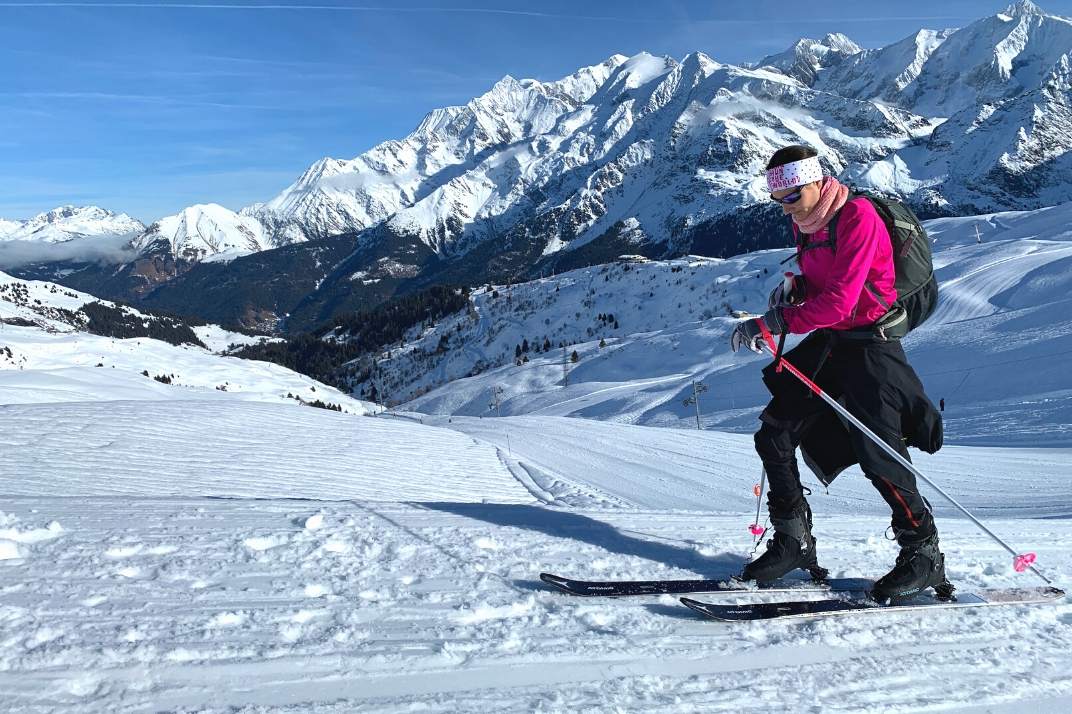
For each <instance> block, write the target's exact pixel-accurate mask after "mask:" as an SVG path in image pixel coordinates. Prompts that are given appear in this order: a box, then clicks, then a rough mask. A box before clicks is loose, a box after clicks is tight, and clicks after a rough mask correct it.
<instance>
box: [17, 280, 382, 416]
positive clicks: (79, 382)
mask: <svg viewBox="0 0 1072 714" xmlns="http://www.w3.org/2000/svg"><path fill="white" fill-rule="evenodd" d="M96 301H97V300H96V298H94V297H93V296H92V295H88V294H86V293H80V292H78V291H75V290H71V289H69V288H65V287H63V286H60V285H55V284H53V283H47V282H38V281H22V280H17V279H15V278H13V277H11V276H10V275H7V274H5V273H0V320H2V322H0V327H2V328H3V331H2V333H0V345H2V347H0V405H4V404H8V405H10V404H40V403H47V402H68V401H131V400H135V401H152V402H159V401H172V400H178V401H189V400H194V401H206V402H211V403H220V404H223V405H227V404H234V403H236V402H241V401H258V402H269V403H276V404H285V405H294V406H300V402H302V401H305V402H314V401H316V400H320V401H322V402H325V403H329V404H335V405H339V406H342V407H343V408H345V409H346V410H347V411H348V412H350V413H353V414H366V413H370V412H371V409H372V405H363V404H362V403H361V402H358V401H357V400H354V399H351V398H350V397H349V396H347V395H344V394H342V393H341V392H339V391H338V390H337V389H335V388H333V387H329V386H327V385H324V384H321V383H320V382H317V381H316V380H313V379H310V378H308V377H306V376H304V375H300V374H296V373H294V372H292V371H290V370H288V369H285V368H283V367H280V366H278V365H274V364H269V363H267V362H254V361H248V360H241V359H237V358H235V357H226V356H222V355H220V354H218V353H220V352H224V351H226V350H227V349H228V347H230V346H231V345H234V344H243V343H246V342H248V341H250V340H251V339H254V338H250V337H248V336H246V335H241V334H236V333H233V332H228V331H226V330H223V329H221V328H219V327H218V326H215V325H205V326H202V327H197V328H194V331H195V332H196V333H197V336H198V338H199V339H201V341H202V342H203V343H205V344H206V345H208V347H209V349H205V348H202V347H197V346H194V345H191V344H184V345H179V346H176V345H171V344H168V343H166V342H161V341H159V340H155V339H149V338H148V337H138V338H130V339H115V338H110V337H102V336H99V335H95V334H90V333H88V332H85V331H84V326H85V322H86V316H85V315H84V314H82V313H80V312H78V311H79V309H80V308H81V307H82V306H84V305H86V304H87V303H91V302H96ZM104 304H105V305H107V306H109V307H116V306H115V305H114V304H112V303H108V302H106V301H105V302H104ZM122 309H123V310H124V311H125V312H127V313H129V314H131V315H134V316H136V317H138V318H140V319H145V320H146V321H147V320H148V319H149V318H148V317H146V316H144V315H142V314H141V313H139V312H138V311H137V310H134V309H132V308H122ZM213 350H215V351H213ZM157 377H159V378H161V379H163V378H168V380H170V381H168V382H167V383H165V381H161V380H160V379H155V378H157Z"/></svg>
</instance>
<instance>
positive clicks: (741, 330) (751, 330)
mask: <svg viewBox="0 0 1072 714" xmlns="http://www.w3.org/2000/svg"><path fill="white" fill-rule="evenodd" d="M763 322H764V324H766V325H767V331H768V332H770V333H771V334H772V335H780V334H782V333H783V332H787V331H788V330H789V326H788V325H786V322H785V316H784V315H782V308H780V307H776V308H774V309H772V310H767V314H765V315H764V316H763ZM763 339H764V338H763V330H762V329H761V328H760V323H759V318H755V317H754V318H752V319H751V320H745V321H744V322H739V323H737V327H735V328H733V335H732V336H731V337H730V349H732V350H733V351H734V352H736V351H737V350H739V349H741V345H744V346H745V347H747V348H748V349H750V350H752V351H753V352H755V353H756V354H759V353H761V352H763V350H762V348H761V347H760V345H761V344H762V343H763Z"/></svg>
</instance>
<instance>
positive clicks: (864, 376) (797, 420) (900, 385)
mask: <svg viewBox="0 0 1072 714" xmlns="http://www.w3.org/2000/svg"><path fill="white" fill-rule="evenodd" d="M832 334H833V333H831V332H829V331H819V332H816V333H812V334H811V335H809V336H808V337H807V338H805V339H804V341H802V342H801V343H800V344H799V345H798V346H797V347H795V348H793V349H792V350H789V351H788V352H786V354H785V359H786V360H787V361H789V362H790V363H791V364H792V365H793V366H794V367H796V368H797V369H799V370H800V371H801V372H803V373H804V374H805V375H808V376H811V375H815V376H814V377H812V379H813V381H815V382H816V384H818V386H819V387H820V388H821V389H822V390H823V391H824V392H826V393H827V394H828V395H830V396H831V397H833V398H834V399H836V400H838V402H839V403H840V404H842V405H843V406H845V407H846V408H847V410H848V411H849V413H850V414H852V415H853V416H854V417H856V418H857V419H859V420H860V421H861V422H863V423H864V424H866V425H867V427H868V428H869V429H871V431H873V432H875V434H877V435H878V436H879V437H880V438H882V439H883V441H885V442H886V443H887V444H889V445H890V446H892V447H893V448H894V449H895V450H896V451H897V452H898V453H899V454H900V455H901V456H903V457H905V459H908V460H909V461H911V458H910V456H909V454H908V449H907V448H906V447H905V443H904V440H903V438H902V434H901V423H902V422H901V419H902V413H903V412H904V411H905V410H904V408H903V407H904V402H905V399H906V397H905V394H906V393H907V394H911V393H914V392H915V390H918V394H920V395H922V393H923V385H922V384H921V383H920V382H919V378H918V377H917V376H916V374H915V372H914V371H913V370H912V368H911V367H910V366H909V364H908V361H907V359H906V358H905V354H904V350H903V349H902V348H901V345H900V343H899V342H896V341H894V342H885V343H878V342H874V341H873V340H863V339H845V338H841V339H838V337H837V335H836V334H834V335H833V337H834V339H831V335H832ZM816 370H818V371H817V372H816ZM764 381H765V382H766V383H767V385H768V387H769V388H771V392H772V394H773V398H772V399H771V401H770V403H769V404H768V405H767V408H766V409H765V410H764V411H763V414H762V415H761V416H760V419H761V420H762V422H763V425H762V427H760V430H759V431H758V432H757V433H756V435H755V443H756V451H757V452H758V454H759V457H760V459H761V460H762V461H763V466H764V468H765V469H766V472H767V481H768V483H769V485H770V490H769V491H768V492H767V503H768V506H769V508H770V511H771V513H775V514H788V513H792V512H793V511H795V510H796V509H797V508H799V507H800V506H802V505H803V503H804V490H803V486H802V484H801V481H800V471H799V469H798V467H797V458H796V449H797V447H798V446H801V443H802V442H803V441H805V440H807V442H808V446H809V448H812V449H815V448H816V446H815V445H816V444H818V445H822V444H823V443H824V440H826V437H828V436H829V437H834V436H835V435H834V434H833V433H832V432H835V431H838V430H844V429H847V430H848V443H851V448H852V450H853V451H855V459H853V460H855V461H858V462H859V464H860V468H861V470H862V471H863V472H864V475H865V476H866V477H867V478H868V479H869V480H870V481H871V483H872V485H873V486H874V487H875V488H876V489H877V490H878V492H879V493H880V494H881V495H882V498H883V499H884V500H885V501H886V503H887V504H888V505H889V506H890V510H891V511H892V514H893V517H892V525H893V526H894V528H896V529H898V530H909V531H915V532H918V533H922V532H923V531H931V530H933V528H934V526H933V520H932V518H931V516H930V512H929V508H928V506H927V504H926V502H925V501H924V500H923V498H922V496H920V494H919V489H918V488H917V485H916V478H915V476H914V475H913V474H912V472H911V471H909V470H908V469H906V468H905V467H903V466H901V465H900V464H899V463H897V461H896V460H894V459H893V458H892V457H891V456H890V455H889V454H887V453H886V452H885V451H883V450H882V448H881V447H880V446H878V445H877V444H875V443H874V442H873V441H872V440H871V439H870V437H868V436H866V435H865V434H864V433H863V432H861V431H860V430H859V429H858V428H857V427H855V426H853V425H851V424H848V423H847V422H844V421H843V420H842V419H841V418H840V417H838V416H837V414H836V412H835V411H834V410H833V408H832V407H830V405H828V404H827V403H826V402H824V401H823V400H822V398H820V397H819V396H818V395H815V394H813V393H812V391H811V390H810V389H808V388H807V387H806V386H805V385H804V384H803V383H802V382H801V381H800V380H799V379H797V378H796V377H795V376H793V375H791V374H790V373H789V371H788V370H784V369H783V370H782V371H781V372H780V373H775V372H774V369H773V365H768V366H767V367H766V368H765V369H764ZM822 430H827V431H828V432H831V433H829V434H824V433H816V432H817V431H822ZM837 436H838V437H840V439H835V438H831V439H830V442H831V443H835V442H838V441H839V440H840V441H844V436H845V435H844V432H843V431H841V432H839V433H838V434H837ZM820 448H821V446H820ZM817 475H818V476H819V478H820V479H821V480H822V481H823V482H824V483H826V484H827V485H829V483H830V482H831V481H832V480H833V478H834V477H836V476H837V473H817Z"/></svg>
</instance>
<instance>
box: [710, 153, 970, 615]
mask: <svg viewBox="0 0 1072 714" xmlns="http://www.w3.org/2000/svg"><path fill="white" fill-rule="evenodd" d="M767 187H768V188H769V190H770V193H771V199H772V200H774V201H777V202H779V204H780V205H781V207H782V211H783V212H784V213H785V214H786V215H789V216H792V219H793V232H794V234H795V236H796V242H797V256H796V257H797V263H798V265H799V270H800V275H797V276H795V277H794V278H793V279H792V287H791V289H789V290H788V292H787V291H786V290H785V289H784V288H783V285H782V284H780V285H779V286H778V287H777V288H775V290H774V292H772V293H771V296H770V300H769V304H768V307H769V310H768V311H767V312H766V314H765V315H764V316H763V318H762V322H763V323H764V324H765V325H766V327H767V328H768V330H769V331H770V333H771V334H773V335H781V334H784V333H793V334H805V333H810V334H808V336H807V337H806V338H804V340H803V341H802V342H801V343H800V344H799V345H797V346H796V347H795V348H793V349H792V350H790V351H788V352H787V353H786V354H785V359H786V360H787V361H788V362H789V363H791V364H792V365H793V366H795V367H797V368H798V369H799V370H801V371H802V372H803V373H804V374H807V375H809V376H811V377H812V379H813V380H814V381H815V382H816V383H817V384H818V385H819V386H820V387H821V388H822V389H823V390H824V391H825V392H827V393H828V394H829V395H830V396H831V397H833V398H835V399H838V400H840V401H841V403H842V404H844V405H845V406H846V408H847V409H848V410H849V412H850V413H851V414H852V415H853V416H855V417H856V418H858V419H860V420H861V421H862V422H863V423H864V424H866V425H867V426H868V427H869V428H870V429H871V430H872V431H873V432H875V433H876V434H878V435H879V436H880V437H881V438H882V439H883V440H885V441H886V443H887V444H889V445H890V446H892V447H893V448H894V449H896V450H897V451H898V453H900V454H901V455H902V456H904V457H905V458H906V459H907V458H909V457H908V450H907V448H906V445H907V446H915V447H917V448H920V449H923V450H925V451H927V452H929V453H933V452H935V451H937V450H938V449H939V448H941V445H942V418H941V415H940V414H939V413H938V411H937V410H936V409H935V408H934V404H933V403H931V401H930V400H929V399H928V398H927V396H926V395H925V394H924V392H923V385H922V383H920V381H919V378H918V377H917V376H916V373H915V372H914V371H913V369H912V367H911V366H909V364H908V361H907V360H906V358H905V354H904V350H903V349H902V348H901V344H900V342H899V341H898V340H897V339H888V338H887V336H886V335H885V334H884V332H883V331H882V329H880V328H881V325H882V318H883V317H884V316H886V315H887V313H888V312H889V307H890V306H891V305H894V302H895V301H896V300H897V291H896V290H895V288H894V283H895V280H896V275H895V270H894V263H893V248H892V244H891V241H890V236H889V233H888V232H887V230H886V226H885V224H884V223H883V222H882V219H881V218H880V217H879V215H878V213H877V212H876V211H875V208H874V206H873V205H872V204H871V202H870V201H868V200H867V199H866V198H860V199H855V200H848V199H849V189H848V187H846V186H844V185H843V184H841V183H840V182H838V180H837V179H836V178H834V177H832V176H825V177H824V176H823V172H822V167H821V165H820V163H819V158H818V155H817V153H816V151H815V150H814V149H811V148H810V147H806V146H789V147H786V148H783V149H781V150H779V151H778V152H776V153H775V154H774V156H773V157H771V160H770V162H769V163H768V165H767ZM835 215H838V219H837V229H836V233H837V235H836V245H835V244H834V243H833V242H832V241H831V239H830V236H829V230H828V225H829V223H830V221H831V219H832V218H834V216H835ZM786 286H788V283H787V284H786ZM876 324H877V325H878V327H876ZM764 339H765V338H764V337H763V334H762V328H761V325H760V319H751V320H746V321H744V322H741V323H739V324H738V325H737V327H736V329H735V330H734V332H733V336H732V339H731V346H732V348H733V351H734V352H736V351H737V350H738V349H740V347H741V345H745V346H746V347H748V348H749V349H751V350H752V351H754V352H759V351H760V347H759V345H760V343H761V342H762V341H763V340H764ZM763 381H764V383H765V384H766V385H767V388H768V389H769V390H770V392H771V395H772V398H771V401H770V403H769V404H768V405H767V408H766V409H765V410H764V411H763V413H762V414H761V415H760V417H759V418H760V421H762V422H763V424H762V426H761V427H760V429H759V431H758V432H757V433H756V435H755V444H756V451H757V452H758V454H759V457H760V459H761V460H762V461H763V467H764V468H765V469H766V472H767V479H768V483H769V484H770V490H769V491H768V493H767V505H768V508H769V511H770V520H771V524H772V525H773V528H774V536H773V537H772V538H771V539H770V540H768V541H767V550H766V552H764V553H763V554H762V555H761V556H760V557H759V558H757V559H756V560H754V561H752V562H750V563H748V564H747V565H746V566H745V568H744V575H743V577H744V578H745V579H747V580H759V581H766V580H775V579H777V578H780V577H782V576H783V575H785V574H786V573H788V572H789V571H790V570H793V569H795V568H804V569H806V570H810V571H811V573H812V575H813V576H814V577H819V578H822V577H825V575H826V571H825V570H823V569H822V568H820V567H819V564H818V560H817V558H816V544H815V538H814V537H813V536H812V517H811V508H810V507H809V505H808V502H807V501H806V500H805V498H804V491H805V489H804V487H803V486H802V484H801V482H800V473H799V471H798V469H797V460H796V455H795V452H796V448H797V447H798V446H799V447H800V448H801V453H802V455H803V457H804V460H805V463H807V464H808V466H809V467H810V468H811V469H812V470H813V471H814V472H815V473H816V475H817V476H818V477H819V479H820V480H821V481H822V482H823V483H824V484H827V485H829V484H830V482H831V481H832V480H833V479H834V478H835V477H836V476H837V475H838V474H839V473H840V472H841V471H842V470H844V469H845V468H847V467H848V466H851V465H852V464H854V463H859V464H860V467H861V469H862V470H863V472H864V475H865V476H866V477H867V478H868V479H869V480H870V481H871V483H872V484H873V485H874V487H875V488H876V489H878V491H879V493H880V494H882V497H883V499H885V501H886V503H887V504H889V506H890V508H891V510H892V511H893V517H892V528H893V534H894V536H895V537H896V539H897V541H898V543H899V544H900V546H901V552H900V554H899V555H898V556H897V562H896V565H895V566H894V567H893V569H892V570H891V571H890V572H889V573H887V574H886V575H884V576H883V577H882V578H881V579H880V580H878V582H876V583H875V588H874V590H873V592H872V596H873V597H874V599H876V600H878V601H879V602H895V601H902V600H909V599H911V598H913V597H915V596H916V595H918V594H919V593H920V592H922V591H923V590H925V589H926V588H928V587H936V586H937V587H938V589H939V592H940V594H943V595H945V594H951V593H952V586H950V585H948V583H947V581H946V578H945V558H944V556H943V554H942V553H941V551H940V550H939V548H938V531H937V529H936V528H935V524H934V519H933V518H932V516H931V513H930V508H929V504H927V502H926V501H925V500H924V499H923V497H922V496H921V495H920V494H919V490H918V488H917V486H916V480H915V477H914V476H913V474H912V473H911V472H910V471H908V470H907V469H905V468H904V467H903V466H901V465H900V464H898V463H897V462H896V461H895V460H894V459H893V458H891V457H890V456H889V455H888V454H886V453H885V452H884V451H883V450H882V449H881V448H880V447H879V446H878V445H877V444H875V443H874V442H872V441H871V440H870V439H869V438H868V437H867V436H865V435H864V434H863V433H862V432H860V431H859V430H858V429H856V428H855V427H846V425H845V424H844V423H843V422H842V421H841V420H840V418H839V417H838V416H837V414H836V413H835V412H834V411H833V409H831V408H830V406H829V405H827V404H826V403H825V402H824V401H822V400H821V399H819V398H817V397H814V396H813V395H812V393H811V391H810V390H809V389H808V388H807V387H805V386H804V384H803V383H802V382H800V381H799V380H798V379H797V378H796V377H794V376H793V375H792V374H790V373H789V371H788V370H781V371H778V370H777V369H776V368H775V364H773V363H772V364H770V365H768V366H767V367H765V368H764V370H763Z"/></svg>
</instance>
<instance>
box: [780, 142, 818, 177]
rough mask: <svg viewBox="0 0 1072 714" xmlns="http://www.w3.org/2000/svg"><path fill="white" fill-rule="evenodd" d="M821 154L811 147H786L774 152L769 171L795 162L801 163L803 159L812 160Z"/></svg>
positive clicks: (797, 145)
mask: <svg viewBox="0 0 1072 714" xmlns="http://www.w3.org/2000/svg"><path fill="white" fill-rule="evenodd" d="M818 155H819V152H818V151H816V150H815V149H813V148H811V147H810V146H801V145H799V144H794V145H793V146H786V147H784V148H781V149H778V150H777V151H775V152H774V156H772V157H771V158H770V161H768V162H767V171H770V170H771V169H773V168H775V167H776V166H785V165H786V164H791V163H793V162H794V161H800V160H801V159H810V158H811V157H813V156H818Z"/></svg>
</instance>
